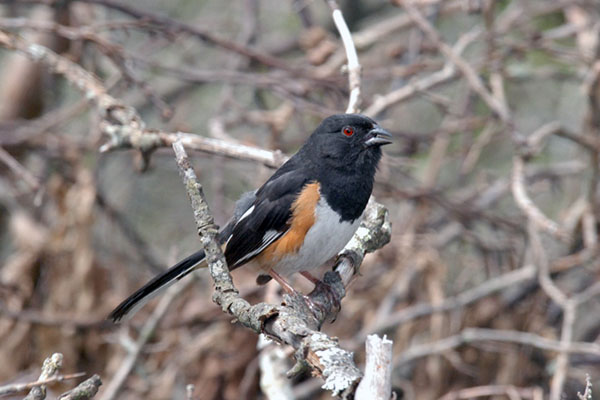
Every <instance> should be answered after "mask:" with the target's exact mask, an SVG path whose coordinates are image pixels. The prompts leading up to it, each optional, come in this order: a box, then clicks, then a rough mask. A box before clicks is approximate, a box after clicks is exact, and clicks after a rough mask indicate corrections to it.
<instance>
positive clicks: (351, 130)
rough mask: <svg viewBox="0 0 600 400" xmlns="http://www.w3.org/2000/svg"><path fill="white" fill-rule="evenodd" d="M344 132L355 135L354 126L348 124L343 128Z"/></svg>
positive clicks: (347, 134)
mask: <svg viewBox="0 0 600 400" xmlns="http://www.w3.org/2000/svg"><path fill="white" fill-rule="evenodd" d="M342 133H343V134H344V135H346V136H352V135H354V128H352V127H350V126H347V127H345V128H344V129H342Z"/></svg>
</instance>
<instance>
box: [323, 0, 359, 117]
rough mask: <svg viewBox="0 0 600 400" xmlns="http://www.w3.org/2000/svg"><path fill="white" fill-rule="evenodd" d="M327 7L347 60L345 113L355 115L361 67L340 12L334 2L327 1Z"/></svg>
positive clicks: (357, 105)
mask: <svg viewBox="0 0 600 400" xmlns="http://www.w3.org/2000/svg"><path fill="white" fill-rule="evenodd" d="M327 3H328V4H329V7H330V8H331V9H332V10H333V22H334V23H335V26H336V28H337V30H338V32H339V33H340V37H341V38H342V43H343V44H344V49H345V50H346V58H347V59H348V64H347V66H348V86H349V88H350V99H349V101H348V107H347V108H346V113H357V112H359V111H360V103H361V98H360V73H361V66H360V64H359V62H358V54H356V47H355V46H354V41H353V40H352V35H351V34H350V29H348V25H346V20H345V19H344V15H343V14H342V11H341V10H340V8H339V7H338V5H337V3H336V2H335V0H327Z"/></svg>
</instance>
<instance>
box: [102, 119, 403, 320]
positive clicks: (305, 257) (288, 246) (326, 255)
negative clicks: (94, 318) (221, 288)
mask: <svg viewBox="0 0 600 400" xmlns="http://www.w3.org/2000/svg"><path fill="white" fill-rule="evenodd" d="M391 138H392V136H391V135H390V134H389V133H388V132H386V131H385V130H384V129H382V128H381V127H380V126H379V125H378V124H377V123H376V122H375V121H373V120H372V119H370V118H368V117H366V116H364V115H360V114H341V115H333V116H330V117H328V118H326V119H325V120H323V122H322V123H321V124H320V125H319V126H318V127H317V129H316V130H315V131H314V133H313V134H312V135H311V136H310V137H309V138H308V140H307V141H306V143H305V144H304V145H303V146H302V147H301V148H300V150H299V151H298V152H297V153H296V154H295V155H294V156H293V157H292V158H290V159H289V160H288V161H287V162H286V163H285V164H283V165H282V166H281V167H280V168H279V169H278V170H277V171H275V173H274V174H273V176H271V178H269V180H268V181H267V182H266V183H265V184H264V185H262V186H261V187H260V188H259V189H258V190H256V191H254V192H248V193H246V194H244V195H243V196H242V198H241V199H240V200H239V201H238V202H237V203H236V207H235V211H234V215H233V217H232V218H231V220H230V221H229V222H228V223H227V225H226V226H225V227H224V228H223V230H222V231H221V232H219V235H218V237H217V239H218V240H219V242H220V243H221V244H222V245H224V253H225V259H226V261H227V265H228V266H229V269H230V270H234V269H236V268H238V267H241V266H242V265H244V264H246V263H247V262H249V261H251V260H255V261H256V262H258V264H259V265H260V267H261V270H262V271H264V275H260V276H259V277H258V278H257V282H258V283H265V282H267V281H268V280H269V279H270V278H271V277H272V278H273V279H275V280H276V281H278V282H279V283H280V284H281V286H282V287H283V288H284V289H285V290H287V291H293V289H292V288H291V286H290V285H289V284H288V283H287V282H286V281H285V279H284V277H287V276H290V275H292V274H293V273H296V272H300V273H302V274H303V275H304V276H306V277H307V278H308V279H310V280H311V281H313V282H316V281H317V280H316V278H314V277H312V275H310V273H309V272H308V271H309V270H312V269H314V268H318V267H320V266H321V265H323V264H324V263H325V262H327V261H328V260H329V259H331V258H333V257H334V256H335V255H336V254H338V253H339V252H340V251H341V250H342V249H343V248H344V246H345V245H346V243H348V241H349V240H350V238H352V235H354V232H356V229H357V228H358V225H359V224H360V219H361V218H360V217H361V215H362V213H363V211H364V209H365V207H366V205H367V202H368V200H369V197H370V196H371V191H372V189H373V181H374V178H375V171H376V169H377V164H378V162H379V159H380V158H381V146H382V145H385V144H388V143H391ZM203 260H204V251H202V250H200V251H198V252H196V253H194V254H192V255H191V256H189V257H187V258H186V259H184V260H182V261H180V262H179V263H177V264H175V265H174V266H173V267H171V268H169V269H168V270H167V271H165V272H164V273H163V274H161V275H158V276H156V277H155V278H154V279H152V280H151V281H150V282H148V283H147V284H146V285H144V286H143V287H142V288H140V289H139V290H138V291H136V292H135V293H133V294H132V295H131V296H129V297H128V298H127V299H126V300H125V301H123V302H122V303H121V304H119V306H118V307H117V308H115V309H114V310H113V312H111V313H110V315H109V318H110V319H112V320H113V321H115V322H116V321H119V320H120V319H122V318H123V317H125V316H126V315H127V314H133V311H134V310H136V309H137V308H138V307H141V306H142V305H143V304H144V303H146V302H147V301H148V300H149V299H150V298H151V297H152V296H153V295H155V294H156V293H157V292H158V291H159V290H161V289H164V288H166V287H168V286H169V285H171V284H172V283H174V282H176V281H177V280H179V279H181V278H183V277H184V276H186V275H187V274H189V273H190V272H192V271H193V270H195V269H197V268H199V267H201V266H206V263H202V261H203ZM203 264H204V265H203Z"/></svg>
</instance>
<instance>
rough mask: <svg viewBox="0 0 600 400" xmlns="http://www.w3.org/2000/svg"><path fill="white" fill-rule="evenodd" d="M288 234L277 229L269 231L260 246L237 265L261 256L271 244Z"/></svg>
mask: <svg viewBox="0 0 600 400" xmlns="http://www.w3.org/2000/svg"><path fill="white" fill-rule="evenodd" d="M242 218H243V216H242ZM286 232H287V230H286V231H283V232H279V231H276V230H275V229H269V230H268V231H267V232H265V235H264V236H263V238H262V242H261V244H260V246H259V247H258V248H257V249H256V250H254V251H251V252H250V253H248V254H246V255H245V256H244V257H242V258H240V259H239V260H238V261H237V262H236V263H235V265H239V264H241V263H243V262H245V261H246V260H249V259H251V258H252V257H254V256H256V255H258V254H260V252H261V251H263V250H264V249H266V248H267V246H269V245H270V244H271V243H273V242H274V241H276V240H277V239H279V238H280V237H281V236H283V235H284V234H285V233H286Z"/></svg>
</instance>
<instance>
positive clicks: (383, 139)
mask: <svg viewBox="0 0 600 400" xmlns="http://www.w3.org/2000/svg"><path fill="white" fill-rule="evenodd" d="M390 143H392V135H390V133H389V132H388V131H386V130H385V129H383V128H380V127H379V126H376V127H375V128H373V129H371V130H370V131H369V133H368V134H367V140H366V141H365V145H366V146H367V147H371V146H383V145H384V144H390Z"/></svg>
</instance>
